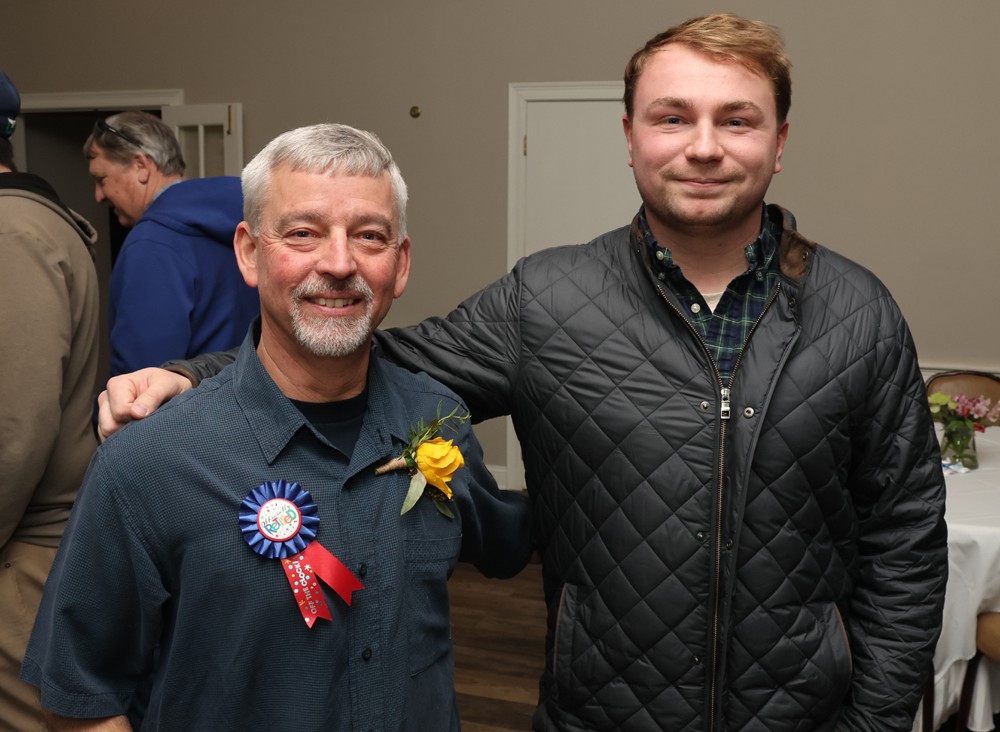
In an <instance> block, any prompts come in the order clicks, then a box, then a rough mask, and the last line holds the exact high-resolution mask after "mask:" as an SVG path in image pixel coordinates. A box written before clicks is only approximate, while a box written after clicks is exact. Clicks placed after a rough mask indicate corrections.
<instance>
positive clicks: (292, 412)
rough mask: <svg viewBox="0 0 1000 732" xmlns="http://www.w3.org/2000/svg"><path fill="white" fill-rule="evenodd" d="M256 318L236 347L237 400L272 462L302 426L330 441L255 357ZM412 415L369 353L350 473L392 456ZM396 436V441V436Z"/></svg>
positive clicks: (403, 439) (258, 321)
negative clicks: (364, 398)
mask: <svg viewBox="0 0 1000 732" xmlns="http://www.w3.org/2000/svg"><path fill="white" fill-rule="evenodd" d="M259 338H260V318H257V320H255V321H254V323H253V325H251V326H250V329H249V331H248V332H247V336H246V338H245V339H244V340H243V344H242V345H241V346H240V351H239V354H238V355H237V357H236V361H235V363H234V364H233V365H232V369H233V376H232V378H233V387H234V391H235V395H236V401H237V403H238V404H239V405H240V408H241V409H242V410H243V414H244V415H245V417H246V420H247V425H248V427H249V429H250V432H251V433H252V434H253V436H254V438H255V439H256V440H257V443H258V444H259V445H260V449H261V452H262V453H263V455H264V458H265V459H266V460H267V462H268V463H269V464H270V463H273V462H274V460H275V459H276V458H277V457H278V455H279V454H280V453H281V451H282V450H284V449H285V447H286V446H287V445H288V443H289V442H290V441H291V440H292V438H293V437H294V436H295V435H296V433H298V431H299V430H301V429H307V430H309V431H310V432H312V433H313V435H314V436H315V437H316V438H317V439H318V440H319V441H321V442H323V443H324V444H329V443H328V442H327V440H326V438H324V437H323V436H322V435H321V434H320V433H319V432H318V431H317V430H316V429H315V428H313V426H312V425H311V424H310V423H309V422H308V420H306V418H305V417H304V416H303V414H302V412H300V411H299V410H298V409H297V408H296V407H295V405H294V404H292V402H291V401H290V400H289V399H288V397H286V396H285V395H284V394H283V393H282V392H281V389H279V388H278V385H277V384H275V383H274V380H273V379H272V378H271V376H270V374H268V373H267V371H266V370H265V368H264V366H263V364H262V363H261V362H260V359H259V358H258V356H257V347H256V346H257V341H258V340H259ZM409 419H410V415H409V413H408V411H407V407H406V400H405V399H404V397H403V396H402V395H401V394H400V393H399V392H398V389H397V388H396V386H395V385H394V384H393V383H392V381H391V380H390V379H388V378H387V377H386V374H385V366H384V364H382V362H381V359H379V358H378V357H377V356H375V355H374V353H373V354H372V358H371V359H370V360H369V365H368V409H367V411H366V412H365V418H364V423H363V425H362V428H361V434H360V435H359V436H358V441H357V443H356V445H355V447H354V453H353V455H352V457H351V462H350V465H349V467H348V472H349V474H353V473H354V472H356V470H360V469H361V468H362V467H364V466H367V465H370V464H371V463H374V462H376V461H379V460H382V461H384V460H387V459H389V458H391V457H395V454H393V453H395V452H398V451H399V447H398V443H400V442H402V443H405V442H406V439H407V434H408V431H409ZM393 438H395V442H394V439H393Z"/></svg>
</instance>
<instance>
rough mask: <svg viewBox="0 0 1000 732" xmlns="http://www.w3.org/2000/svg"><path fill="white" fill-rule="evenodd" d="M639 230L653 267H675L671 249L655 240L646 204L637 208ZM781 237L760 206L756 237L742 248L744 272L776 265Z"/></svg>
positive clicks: (769, 268)
mask: <svg viewBox="0 0 1000 732" xmlns="http://www.w3.org/2000/svg"><path fill="white" fill-rule="evenodd" d="M639 230H640V232H641V234H642V237H643V240H644V241H645V243H646V246H647V247H648V248H649V255H650V257H651V261H652V262H653V266H654V267H660V268H662V269H664V270H668V271H669V270H672V269H677V265H676V264H674V261H673V254H672V253H671V251H670V250H669V249H668V248H667V247H664V246H660V244H659V243H658V242H657V241H656V237H655V236H653V232H652V230H651V229H650V228H649V223H648V222H647V220H646V206H645V204H643V206H642V207H641V208H640V209H639ZM780 239H781V224H780V222H775V221H774V220H773V219H772V217H771V216H768V213H767V207H766V206H763V205H762V206H761V227H760V233H759V234H758V235H757V238H756V239H754V240H753V241H752V242H750V243H749V244H747V245H746V247H744V249H743V253H744V256H746V260H747V270H746V274H749V273H753V272H766V271H769V270H771V269H772V268H776V267H777V266H778V258H777V257H776V256H775V254H776V253H777V251H778V243H779V241H780Z"/></svg>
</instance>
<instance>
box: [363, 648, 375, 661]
mask: <svg viewBox="0 0 1000 732" xmlns="http://www.w3.org/2000/svg"><path fill="white" fill-rule="evenodd" d="M371 659H372V649H371V648H366V649H365V650H363V651H361V660H362V661H370V660H371Z"/></svg>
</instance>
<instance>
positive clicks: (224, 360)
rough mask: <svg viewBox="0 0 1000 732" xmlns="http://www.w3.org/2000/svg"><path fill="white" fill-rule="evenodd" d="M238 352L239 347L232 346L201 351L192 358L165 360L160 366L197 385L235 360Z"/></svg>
mask: <svg viewBox="0 0 1000 732" xmlns="http://www.w3.org/2000/svg"><path fill="white" fill-rule="evenodd" d="M239 352H240V349H239V348H233V349H230V350H228V351H217V352H216V353H203V354H201V355H200V356H195V357H194V358H189V359H178V360H176V361H167V362H166V363H165V364H163V365H162V366H161V368H164V369H167V370H168V371H174V372H176V373H178V374H180V375H181V376H184V377H186V378H187V379H188V380H189V381H190V382H191V385H192V386H198V384H200V383H201V382H202V381H204V380H205V379H207V378H209V377H210V376H215V375H216V374H217V373H219V372H220V371H222V369H224V368H226V366H228V365H229V364H231V363H232V362H233V361H235V360H236V354H237V353H239Z"/></svg>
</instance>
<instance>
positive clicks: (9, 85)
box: [0, 71, 21, 138]
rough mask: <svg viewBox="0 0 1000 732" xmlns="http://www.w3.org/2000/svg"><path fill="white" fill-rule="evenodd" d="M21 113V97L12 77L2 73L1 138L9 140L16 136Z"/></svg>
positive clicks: (0, 102) (0, 95) (0, 84)
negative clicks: (15, 129)
mask: <svg viewBox="0 0 1000 732" xmlns="http://www.w3.org/2000/svg"><path fill="white" fill-rule="evenodd" d="M20 112H21V95H20V94H18V93H17V87H15V86H14V82H13V81H11V80H10V77H9V76H7V74H5V73H4V72H2V71H0V137H2V138H8V137H10V136H11V135H13V134H14V127H16V126H17V115H18V114H20Z"/></svg>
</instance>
